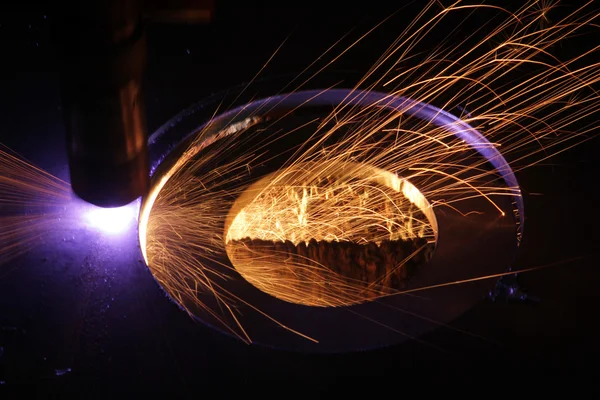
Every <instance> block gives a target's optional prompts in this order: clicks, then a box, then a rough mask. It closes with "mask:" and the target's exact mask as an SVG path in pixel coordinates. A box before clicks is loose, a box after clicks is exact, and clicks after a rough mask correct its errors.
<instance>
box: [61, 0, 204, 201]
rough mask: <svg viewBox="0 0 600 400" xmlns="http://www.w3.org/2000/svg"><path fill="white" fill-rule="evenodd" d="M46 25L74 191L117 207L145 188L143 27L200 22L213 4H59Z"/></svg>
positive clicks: (116, 0)
mask: <svg viewBox="0 0 600 400" xmlns="http://www.w3.org/2000/svg"><path fill="white" fill-rule="evenodd" d="M56 11H57V12H56V15H55V18H54V24H53V27H52V32H53V40H54V41H55V45H56V48H57V51H58V59H59V68H60V75H61V102H62V110H63V118H64V123H65V130H66V135H67V151H68V157H69V172H70V176H71V186H72V188H73V192H74V193H75V194H76V195H77V196H79V197H80V198H81V199H83V200H85V201H87V202H89V203H92V204H95V205H97V206H101V207H118V206H122V205H125V204H128V203H130V202H131V201H133V200H135V199H137V198H138V197H140V196H144V195H145V194H146V193H147V191H148V188H149V181H150V167H149V161H148V148H147V147H148V135H147V131H146V124H145V115H144V100H143V87H142V82H143V75H144V69H145V65H146V35H145V26H146V25H147V23H149V22H164V23H206V22H209V21H210V20H211V19H212V16H213V13H214V7H213V1H212V0H187V1H186V0H166V1H158V0H85V1H82V0H79V1H65V0H63V1H62V2H60V4H59V5H58V7H57V9H56Z"/></svg>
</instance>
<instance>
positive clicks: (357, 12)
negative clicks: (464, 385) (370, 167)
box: [0, 1, 600, 395]
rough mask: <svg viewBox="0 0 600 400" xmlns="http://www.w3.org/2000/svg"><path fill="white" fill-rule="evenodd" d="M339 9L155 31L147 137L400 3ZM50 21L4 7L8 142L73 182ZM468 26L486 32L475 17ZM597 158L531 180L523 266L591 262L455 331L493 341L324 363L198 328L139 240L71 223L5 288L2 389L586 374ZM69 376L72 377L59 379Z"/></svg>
mask: <svg viewBox="0 0 600 400" xmlns="http://www.w3.org/2000/svg"><path fill="white" fill-rule="evenodd" d="M418 7H419V5H418V4H417V5H416V6H413V7H412V8H409V9H408V10H406V11H402V12H400V13H398V14H397V15H396V16H395V17H394V19H392V20H391V21H390V22H389V23H387V24H386V25H385V26H384V27H382V28H381V29H379V30H378V31H377V32H375V33H374V34H373V35H371V36H370V37H369V38H368V39H367V40H365V41H364V42H363V43H362V44H361V45H360V46H358V47H357V48H356V49H355V51H353V52H352V54H350V55H348V56H345V57H344V58H343V59H342V60H341V62H340V63H338V67H337V68H339V69H340V70H344V71H348V70H356V71H359V72H361V71H363V72H364V70H365V69H366V68H368V67H369V66H370V65H371V63H372V61H373V60H374V59H376V58H377V56H378V55H379V54H380V53H381V51H383V50H385V48H386V47H387V46H388V45H389V43H390V42H391V41H392V40H393V38H395V37H396V35H398V34H399V33H400V32H401V30H402V29H403V28H404V26H405V25H406V24H407V23H408V22H409V21H410V20H411V19H412V18H413V17H414V15H415V14H414V12H415V11H416V10H417V9H418ZM327 8H328V9H330V10H326V9H324V8H323V5H322V4H321V5H320V4H319V3H314V4H307V3H288V2H280V3H279V4H275V3H273V4H265V3H262V4H255V3H252V2H244V4H243V5H239V4H235V5H234V4H231V3H228V2H225V1H223V2H220V1H217V10H216V16H215V19H214V21H213V22H212V23H211V24H209V25H206V26H167V25H153V26H150V27H149V28H148V47H149V62H148V70H147V85H146V106H147V110H148V128H149V132H153V131H154V130H155V129H157V128H158V127H159V126H160V125H162V124H163V123H165V122H166V121H167V120H168V119H169V118H170V117H172V116H173V115H175V114H176V113H178V112H179V111H181V110H182V109H184V108H186V107H188V106H189V105H190V104H192V103H193V102H196V101H198V100H200V99H202V98H204V97H206V96H209V95H210V94H212V93H215V92H219V91H221V90H224V89H227V88H230V87H232V86H235V85H238V84H240V83H243V82H247V81H249V80H250V79H252V77H253V76H254V75H255V74H256V72H257V71H258V70H260V68H261V67H262V65H263V64H264V63H265V62H266V61H267V60H268V59H269V57H270V56H271V54H272V53H273V51H274V50H275V49H276V48H277V47H278V46H279V45H280V44H281V43H282V42H283V40H284V39H286V38H288V39H287V41H286V44H285V45H284V47H283V48H282V49H281V51H280V52H279V53H278V55H277V56H276V57H275V59H274V60H273V62H272V63H270V64H269V66H268V67H267V68H266V69H265V70H264V71H263V73H262V74H261V76H263V77H272V76H279V75H281V74H289V73H291V74H294V73H296V72H298V71H299V70H301V69H303V67H304V66H305V65H307V64H309V63H310V62H311V61H312V60H314V59H315V58H316V57H318V56H319V55H320V54H321V53H322V52H323V51H324V50H325V49H327V48H328V47H329V46H330V45H331V44H333V43H334V42H335V41H336V40H337V39H338V38H340V37H341V36H342V35H343V34H345V33H347V32H348V31H350V30H351V29H355V33H353V35H354V36H351V39H349V41H348V42H346V43H348V44H349V43H351V42H352V40H353V39H356V38H357V37H358V35H359V34H360V33H362V32H365V31H366V30H367V29H368V28H370V27H372V26H373V25H374V24H375V23H377V22H379V21H380V20H381V19H382V18H384V17H385V16H387V15H389V13H390V11H393V10H396V8H397V5H396V4H394V5H388V6H379V5H377V4H371V3H357V4H356V5H350V4H346V5H343V6H340V5H333V4H331V5H328V6H327ZM562 12H565V11H562ZM490 15H491V14H490ZM51 18H52V7H50V6H47V7H44V6H39V5H30V4H24V3H20V5H7V4H3V5H2V6H1V7H0V68H1V75H0V94H1V95H0V142H2V143H4V144H6V145H8V146H10V147H11V148H13V149H15V150H17V151H18V152H20V153H22V154H24V155H25V156H27V158H29V159H30V160H32V161H34V162H36V163H37V164H38V165H40V166H42V167H43V168H45V169H47V170H49V171H51V172H52V173H55V174H57V175H59V176H61V177H64V178H67V176H66V175H65V174H66V154H65V151H64V144H63V141H64V137H63V135H64V131H63V127H62V124H61V110H60V98H59V92H58V75H57V71H56V68H55V66H54V56H53V49H52V46H51V43H50V41H49V37H48V29H49V21H50V20H51ZM479 22H481V21H479ZM469 23H470V24H474V25H471V27H472V26H477V24H478V21H471V22H469ZM465 29H469V25H466V26H465ZM581 40H582V43H583V42H586V43H589V41H590V40H597V38H594V37H593V36H592V37H591V38H590V37H587V38H583V39H581ZM573 46H577V44H576V43H574V44H572V45H571V47H569V48H562V47H559V48H556V49H554V51H556V52H557V53H558V54H563V55H568V53H569V51H573V49H575V48H576V47H573ZM340 74H342V73H340ZM334 75H335V74H334ZM597 149H598V140H597V139H593V140H591V141H589V142H587V143H586V144H585V145H582V146H579V147H578V148H575V149H573V150H571V151H569V152H567V153H564V154H561V155H559V156H557V157H556V158H555V159H553V160H552V162H551V163H546V164H544V165H540V166H538V167H535V168H532V169H529V170H526V171H523V172H521V173H519V174H518V178H519V180H520V182H521V185H522V188H523V190H524V192H525V201H526V203H525V204H526V215H527V228H526V234H525V238H524V241H523V245H522V248H521V252H520V254H519V258H518V260H517V262H516V266H517V267H522V268H527V267H532V266H537V265H544V264H550V263H555V262H559V261H563V260H568V259H572V258H575V257H583V258H579V259H578V260H577V261H572V262H566V263H562V264H561V265H559V266H555V267H552V268H547V269H544V270H542V271H539V272H533V273H529V274H523V275H521V277H520V281H521V284H522V287H523V288H524V289H525V290H527V291H528V292H529V293H530V294H532V295H534V296H536V297H539V298H540V299H541V302H540V303H533V304H530V303H519V302H503V301H501V302H496V303H493V302H490V301H486V300H484V299H482V301H481V303H480V304H478V305H477V306H475V307H474V308H473V310H472V311H470V312H469V313H467V314H465V315H464V316H463V317H461V318H460V319H459V320H457V321H454V323H453V324H452V325H453V326H454V327H456V328H459V329H462V330H465V331H468V332H470V333H473V334H475V335H480V336H483V337H485V338H487V339H489V340H481V339H479V338H476V337H473V336H471V335H468V334H464V333H458V332H456V331H452V330H448V329H444V328H440V329H437V330H436V331H434V332H433V333H431V334H428V335H426V336H425V337H423V338H422V339H423V340H424V341H427V342H429V343H433V344H435V345H436V346H438V347H442V348H443V349H445V350H446V352H441V351H439V350H436V349H434V348H432V347H429V346H424V345H422V344H419V343H414V342H409V343H404V344H402V345H400V346H397V347H392V348H386V349H381V350H377V351H371V352H362V353H355V354H347V355H327V356H325V355H304V354H295V353H289V352H284V351H278V350H272V349H265V348H262V347H256V346H247V345H244V344H242V343H239V342H237V341H235V340H234V339H231V338H229V337H225V336H223V335H221V334H219V333H216V332H214V331H213V330H211V329H209V328H207V327H204V326H202V325H201V324H199V323H195V322H193V321H192V320H191V319H190V318H189V317H188V316H187V315H185V313H183V312H181V311H180V310H178V309H177V307H176V306H175V305H173V304H172V303H170V302H169V301H168V300H167V298H165V297H164V295H163V294H162V292H161V291H160V290H159V288H158V287H157V285H156V284H155V283H154V281H153V280H152V279H151V277H150V274H149V273H148V271H147V270H146V268H145V267H144V266H143V264H141V263H140V262H139V253H138V252H139V249H138V248H136V247H135V246H136V243H135V237H133V238H132V239H131V240H125V239H123V240H122V241H121V242H120V243H112V242H111V243H107V242H106V241H103V240H102V239H100V238H98V237H95V236H93V233H90V232H82V231H77V232H76V234H73V235H72V240H65V237H66V236H65V235H67V236H69V237H71V236H70V235H71V232H70V231H68V230H69V229H71V228H64V229H65V230H63V231H58V230H57V232H56V233H55V234H54V235H55V236H56V238H55V239H57V241H59V242H62V243H63V244H64V248H56V246H53V245H52V243H54V242H53V241H52V239H51V238H48V239H47V240H46V241H44V243H42V244H41V245H40V247H39V249H36V251H35V252H32V253H29V254H28V255H26V256H25V257H23V258H22V259H20V260H17V261H14V262H13V264H14V266H15V268H14V270H15V271H16V272H13V273H11V274H10V275H8V276H5V277H3V278H1V279H0V327H1V328H2V330H1V331H0V346H2V348H3V354H2V355H0V381H3V383H4V384H3V385H2V386H5V387H2V386H0V392H1V391H3V390H5V389H8V388H9V387H11V386H17V385H19V384H37V385H39V387H40V389H41V390H50V391H52V392H54V393H62V392H63V391H66V390H72V389H77V390H78V389H82V390H86V391H87V390H89V391H91V392H94V391H100V390H101V391H104V390H109V391H111V392H118V391H119V390H121V389H124V388H126V389H131V390H135V391H150V392H158V391H163V390H168V391H169V392H170V393H171V394H173V395H179V394H182V395H184V394H196V395H197V394H198V393H199V392H198V390H202V389H203V388H204V385H205V384H209V383H212V382H215V383H218V382H224V383H226V382H230V383H227V384H225V386H223V387H222V390H223V391H224V394H225V392H227V391H228V390H229V389H233V388H234V387H235V386H236V385H237V384H238V383H241V382H246V381H249V380H253V379H255V378H263V379H265V378H266V379H270V378H272V377H274V376H276V377H278V378H286V379H290V380H295V381H296V382H295V384H298V385H300V384H311V385H312V384H313V383H314V384H315V385H319V386H322V387H325V386H327V385H328V384H329V383H330V382H331V381H332V380H333V379H334V378H333V377H334V376H338V375H363V376H375V375H377V376H385V377H386V379H389V381H388V380H386V379H382V378H379V380H378V382H381V383H384V382H395V381H396V380H397V379H401V378H400V377H401V375H402V372H401V371H400V368H403V367H411V366H414V367H416V366H421V367H430V366H432V365H435V366H444V367H446V368H455V367H456V366H457V365H460V366H461V367H475V368H478V369H485V368H489V367H495V366H498V367H504V368H512V367H519V366H527V367H535V368H537V367H549V366H559V367H577V366H583V365H584V364H588V363H589V362H590V361H592V360H594V359H595V358H596V357H597V355H598V349H599V347H598V343H597V337H598V333H599V331H598V327H597V323H596V315H597V308H596V306H597V302H596V292H597V282H598V277H599V276H600V275H599V273H598V269H597V266H596V264H597V263H598V257H597V243H598V234H597V232H596V226H597V222H598V217H597V211H596V204H598V203H597V201H598V196H597V194H595V193H594V190H593V187H594V186H595V185H597V178H596V176H597V175H596V174H595V172H596V167H595V154H596V151H597ZM530 193H542V194H543V195H541V196H540V195H530ZM0 229H1V227H0ZM57 229H58V228H57ZM67 231H68V232H67ZM65 232H67V233H65ZM63 236H64V237H63ZM61 238H62V240H60V239H61ZM107 246H108V247H107ZM107 248H110V249H113V250H114V249H115V248H117V249H118V250H119V251H120V252H122V253H123V254H124V255H122V256H115V254H117V253H118V252H117V253H115V252H114V251H113V250H110V251H108V250H106V249H107ZM106 305H110V308H109V307H106ZM491 341H497V342H500V343H501V345H499V344H496V343H492V342H491ZM65 368H70V369H71V370H70V372H67V373H65V374H64V375H62V376H57V373H56V371H57V370H61V369H65ZM59 375H60V374H59ZM364 382H365V383H368V384H370V385H372V384H373V383H374V382H375V381H374V380H373V379H370V378H367V379H365V380H364ZM386 385H387V384H383V385H382V387H385V386H386ZM394 385H396V384H394V383H392V386H394Z"/></svg>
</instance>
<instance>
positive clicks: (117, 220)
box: [83, 201, 138, 235]
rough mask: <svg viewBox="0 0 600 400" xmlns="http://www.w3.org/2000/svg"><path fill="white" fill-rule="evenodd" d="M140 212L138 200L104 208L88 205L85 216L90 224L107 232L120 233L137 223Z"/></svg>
mask: <svg viewBox="0 0 600 400" xmlns="http://www.w3.org/2000/svg"><path fill="white" fill-rule="evenodd" d="M137 213H138V202H137V201H135V202H133V203H131V204H127V205H126V206H123V207H116V208H102V207H96V206H91V205H90V206H88V207H87V208H86V209H85V211H84V212H83V217H84V220H85V222H86V223H87V225H88V226H90V227H92V228H95V229H98V230H99V231H102V232H104V233H107V234H111V235H113V234H119V233H123V232H125V231H127V230H128V229H129V228H130V227H131V226H133V225H135V221H136V217H137Z"/></svg>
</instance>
